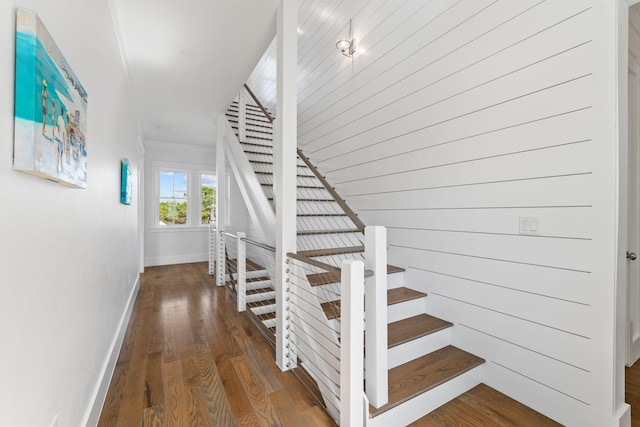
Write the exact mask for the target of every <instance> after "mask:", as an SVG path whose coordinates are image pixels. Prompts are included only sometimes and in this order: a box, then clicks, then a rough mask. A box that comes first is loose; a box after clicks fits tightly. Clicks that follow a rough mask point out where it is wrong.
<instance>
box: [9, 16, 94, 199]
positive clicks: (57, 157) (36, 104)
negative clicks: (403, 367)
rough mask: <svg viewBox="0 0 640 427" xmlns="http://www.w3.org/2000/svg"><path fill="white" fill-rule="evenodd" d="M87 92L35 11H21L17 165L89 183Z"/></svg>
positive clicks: (76, 183) (75, 182) (81, 184)
mask: <svg viewBox="0 0 640 427" xmlns="http://www.w3.org/2000/svg"><path fill="white" fill-rule="evenodd" d="M86 134H87V92H86V91H85V90H84V87H83V86H82V84H81V83H80V81H79V80H78V78H77V77H76V75H75V73H74V72H73V70H72V69H71V67H70V66H69V63H68V62H67V60H66V59H65V58H64V56H63V55H62V53H61V52H60V49H59V48H58V46H57V45H56V43H55V42H54V41H53V38H52V37H51V35H50V34H49V32H48V31H47V29H46V28H45V26H44V25H43V24H42V22H41V21H40V18H38V15H37V14H36V13H35V12H32V11H30V10H26V9H18V10H17V11H16V77H15V135H14V150H13V168H14V169H15V170H17V171H20V172H25V173H28V174H31V175H35V176H38V177H41V178H46V179H49V180H52V181H56V182H60V183H62V184H65V185H68V186H71V187H77V188H86V187H87V141H86Z"/></svg>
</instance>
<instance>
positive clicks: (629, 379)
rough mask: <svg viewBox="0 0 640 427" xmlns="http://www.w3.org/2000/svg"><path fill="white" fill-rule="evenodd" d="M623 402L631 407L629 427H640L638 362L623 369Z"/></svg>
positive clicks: (639, 363) (639, 366) (639, 367)
mask: <svg viewBox="0 0 640 427" xmlns="http://www.w3.org/2000/svg"><path fill="white" fill-rule="evenodd" d="M625 400H626V402H627V403H628V404H630V405H631V427H640V361H638V362H636V363H635V364H634V365H633V366H632V367H630V368H625Z"/></svg>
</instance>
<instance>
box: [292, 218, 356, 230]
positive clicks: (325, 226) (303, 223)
mask: <svg viewBox="0 0 640 427" xmlns="http://www.w3.org/2000/svg"><path fill="white" fill-rule="evenodd" d="M353 228H356V226H355V225H354V224H353V221H351V220H350V219H349V217H347V216H311V217H309V216H301V217H298V222H297V230H340V229H353Z"/></svg>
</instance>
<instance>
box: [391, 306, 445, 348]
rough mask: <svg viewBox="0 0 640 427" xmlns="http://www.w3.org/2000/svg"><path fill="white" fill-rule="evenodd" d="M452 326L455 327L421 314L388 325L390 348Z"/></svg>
mask: <svg viewBox="0 0 640 427" xmlns="http://www.w3.org/2000/svg"><path fill="white" fill-rule="evenodd" d="M451 326H453V324H452V323H451V322H447V321H446V320H442V319H438V318H437V317H433V316H429V315H428V314H419V315H417V316H414V317H410V318H408V319H403V320H399V321H397V322H393V323H389V325H387V337H388V338H387V340H388V347H389V348H392V347H395V346H397V345H400V344H404V343H406V342H409V341H412V340H414V339H416V338H420V337H424V336H426V335H429V334H432V333H434V332H438V331H441V330H443V329H446V328H449V327H451Z"/></svg>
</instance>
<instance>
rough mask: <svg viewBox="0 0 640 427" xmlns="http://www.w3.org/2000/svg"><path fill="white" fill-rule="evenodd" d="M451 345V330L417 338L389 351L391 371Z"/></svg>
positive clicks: (447, 329)
mask: <svg viewBox="0 0 640 427" xmlns="http://www.w3.org/2000/svg"><path fill="white" fill-rule="evenodd" d="M449 344H451V328H446V329H443V330H440V331H438V332H434V333H432V334H429V335H426V336H424V337H420V338H417V339H415V340H412V341H409V342H406V343H404V344H400V345H397V346H395V347H393V348H390V349H389V352H388V362H389V363H388V366H389V369H391V368H395V367H396V366H400V365H402V364H404V363H407V362H409V361H411V360H413V359H417V358H418V357H422V356H424V355H425V354H429V353H432V352H434V351H436V350H439V349H441V348H443V347H446V346H448V345H449Z"/></svg>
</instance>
